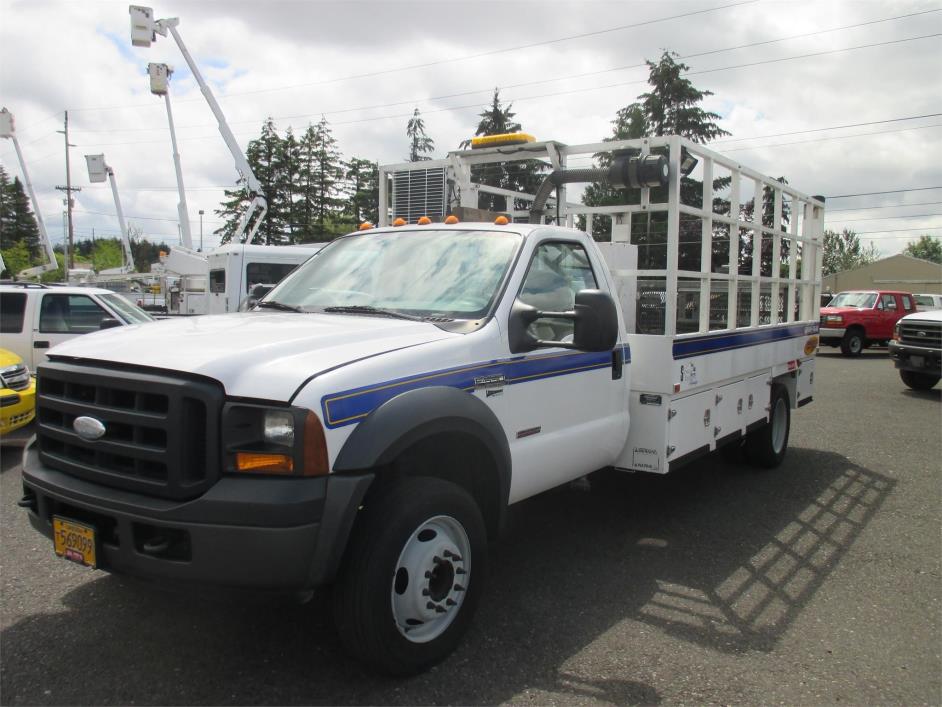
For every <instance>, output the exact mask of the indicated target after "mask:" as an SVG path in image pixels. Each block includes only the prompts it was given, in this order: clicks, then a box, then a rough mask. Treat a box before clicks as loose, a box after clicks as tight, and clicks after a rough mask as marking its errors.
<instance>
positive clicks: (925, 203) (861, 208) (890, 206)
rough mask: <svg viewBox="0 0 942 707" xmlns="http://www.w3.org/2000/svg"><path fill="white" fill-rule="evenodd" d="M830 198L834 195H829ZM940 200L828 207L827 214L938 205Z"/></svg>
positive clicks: (941, 202) (940, 202)
mask: <svg viewBox="0 0 942 707" xmlns="http://www.w3.org/2000/svg"><path fill="white" fill-rule="evenodd" d="M831 198H832V199H833V198H834V197H831ZM939 204H942V201H920V202H917V203H913V204H885V205H884V206H857V207H854V208H851V209H828V213H829V214H833V213H835V212H837V211H872V210H873V209H899V208H902V207H904V206H938V205H939Z"/></svg>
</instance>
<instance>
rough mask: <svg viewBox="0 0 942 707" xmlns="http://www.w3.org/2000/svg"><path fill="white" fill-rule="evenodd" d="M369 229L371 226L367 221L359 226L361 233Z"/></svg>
mask: <svg viewBox="0 0 942 707" xmlns="http://www.w3.org/2000/svg"><path fill="white" fill-rule="evenodd" d="M371 228H373V224H372V223H370V222H369V221H364V222H363V223H361V224H360V230H361V231H369V230H370V229H371Z"/></svg>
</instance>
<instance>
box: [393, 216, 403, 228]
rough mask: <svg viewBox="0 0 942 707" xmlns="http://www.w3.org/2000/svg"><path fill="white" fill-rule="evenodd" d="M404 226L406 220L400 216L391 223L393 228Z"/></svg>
mask: <svg viewBox="0 0 942 707" xmlns="http://www.w3.org/2000/svg"><path fill="white" fill-rule="evenodd" d="M405 225H406V220H405V219H404V218H402V217H401V216H400V217H399V218H397V219H396V220H395V221H393V226H405Z"/></svg>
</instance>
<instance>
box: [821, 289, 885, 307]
mask: <svg viewBox="0 0 942 707" xmlns="http://www.w3.org/2000/svg"><path fill="white" fill-rule="evenodd" d="M876 301H877V293H876V292H841V293H839V294H837V295H836V296H835V297H834V299H832V300H831V301H830V302H828V307H858V308H860V309H869V308H870V307H872V306H873V303H874V302H876Z"/></svg>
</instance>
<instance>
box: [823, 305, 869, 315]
mask: <svg viewBox="0 0 942 707" xmlns="http://www.w3.org/2000/svg"><path fill="white" fill-rule="evenodd" d="M870 309H871V308H870V307H821V316H822V317H823V316H825V315H827V314H855V313H857V312H864V311H869V310H870Z"/></svg>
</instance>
